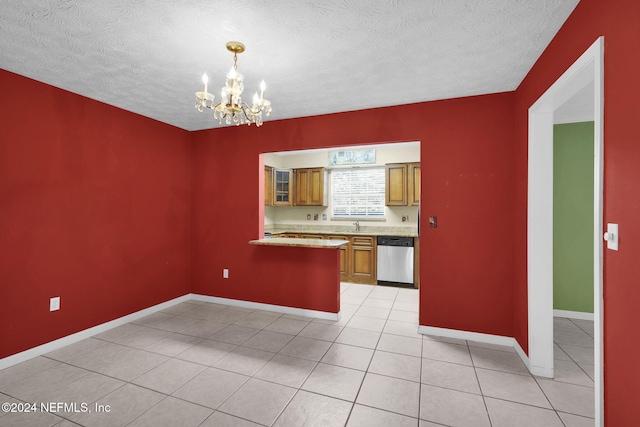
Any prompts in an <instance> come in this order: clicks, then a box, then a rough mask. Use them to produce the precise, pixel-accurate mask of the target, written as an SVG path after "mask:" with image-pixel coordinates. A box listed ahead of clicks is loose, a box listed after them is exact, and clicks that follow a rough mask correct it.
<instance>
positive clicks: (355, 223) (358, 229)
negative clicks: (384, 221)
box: [353, 221, 360, 231]
mask: <svg viewBox="0 0 640 427" xmlns="http://www.w3.org/2000/svg"><path fill="white" fill-rule="evenodd" d="M353 225H355V226H356V231H360V222H359V221H356V222H354V223H353Z"/></svg>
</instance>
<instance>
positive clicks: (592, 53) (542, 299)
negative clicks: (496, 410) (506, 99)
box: [527, 37, 604, 426]
mask: <svg viewBox="0 0 640 427" xmlns="http://www.w3.org/2000/svg"><path fill="white" fill-rule="evenodd" d="M589 84H593V87H594V183H593V184H594V205H593V212H594V224H593V245H594V251H593V253H594V266H593V268H594V275H593V280H594V283H593V292H594V300H593V301H594V354H595V357H594V365H595V366H594V372H595V378H594V385H595V419H596V425H597V426H602V425H604V424H603V423H604V421H603V418H604V381H603V360H604V357H603V329H602V325H603V292H602V289H603V275H602V263H603V244H602V230H603V169H604V168H603V164H604V150H603V148H604V133H603V124H604V98H603V95H604V37H599V38H598V39H597V40H596V41H595V42H594V43H593V44H592V45H591V46H590V47H589V48H588V49H587V50H586V51H585V52H584V53H583V54H582V55H581V56H580V58H578V60H577V61H576V62H574V63H573V65H571V67H569V69H567V71H565V72H564V73H563V74H562V76H560V78H559V79H558V80H556V82H555V83H553V85H551V87H549V89H547V91H546V92H545V93H544V94H543V95H542V96H541V97H540V98H539V99H538V100H537V101H536V102H535V103H534V104H533V105H532V106H531V107H530V108H529V137H528V142H529V144H528V145H529V148H528V191H527V288H528V289H527V292H528V320H529V322H528V325H529V365H530V371H531V373H532V374H533V375H538V376H542V377H548V378H553V116H554V111H555V110H556V109H557V108H559V107H560V106H561V105H562V104H563V103H564V102H566V101H567V100H569V99H570V98H571V97H573V96H574V95H576V94H577V93H578V92H579V91H580V90H582V89H583V88H585V87H586V86H587V85H589Z"/></svg>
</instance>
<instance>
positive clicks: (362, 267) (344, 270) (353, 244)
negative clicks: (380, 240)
mask: <svg viewBox="0 0 640 427" xmlns="http://www.w3.org/2000/svg"><path fill="white" fill-rule="evenodd" d="M327 238H328V239H332V240H348V241H349V244H348V245H345V246H343V247H341V248H340V280H341V281H343V282H351V283H364V284H369V285H375V284H376V283H377V279H376V238H375V237H373V236H351V237H349V236H338V235H329V236H327Z"/></svg>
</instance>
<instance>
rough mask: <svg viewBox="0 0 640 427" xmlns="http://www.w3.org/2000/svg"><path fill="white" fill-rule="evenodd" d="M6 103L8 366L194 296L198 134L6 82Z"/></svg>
mask: <svg viewBox="0 0 640 427" xmlns="http://www.w3.org/2000/svg"><path fill="white" fill-rule="evenodd" d="M0 93H2V98H1V100H0V117H2V119H1V120H2V124H1V125H0V301H2V309H1V310H0V325H2V331H1V332H0V358H2V357H5V356H9V355H11V354H14V353H17V352H20V351H23V350H26V349H29V348H31V347H35V346H37V345H40V344H43V343H46V342H48V341H52V340H55V339H57V338H60V337H62V336H65V335H69V334H71V333H74V332H77V331H80V330H83V329H86V328H89V327H92V326H95V325H97V324H100V323H103V322H106V321H109V320H112V319H115V318H118V317H121V316H124V315H127V314H130V313H132V312H134V311H137V310H140V309H143V308H146V307H149V306H151V305H154V304H157V303H161V302H164V301H167V300H168V299H171V298H175V297H177V296H180V295H184V294H185V293H188V292H189V291H190V281H189V279H190V277H189V271H190V246H189V236H190V226H191V223H190V212H189V209H190V205H189V200H190V191H191V190H190V179H191V177H190V147H189V133H188V132H186V131H183V130H180V129H177V128H175V127H172V126H169V125H165V124H161V123H159V122H157V121H154V120H151V119H148V118H145V117H142V116H138V115H135V114H133V113H130V112H126V111H123V110H120V109H118V108H115V107H111V106H108V105H105V104H102V103H99V102H97V101H93V100H90V99H87V98H84V97H81V96H78V95H74V94H72V93H69V92H66V91H63V90H60V89H56V88H54V87H51V86H48V85H45V84H43V83H39V82H36V81H33V80H30V79H27V78H24V77H21V76H18V75H15V74H12V73H9V72H6V71H2V70H0ZM53 296H60V297H61V310H60V311H57V312H49V298H50V297H53Z"/></svg>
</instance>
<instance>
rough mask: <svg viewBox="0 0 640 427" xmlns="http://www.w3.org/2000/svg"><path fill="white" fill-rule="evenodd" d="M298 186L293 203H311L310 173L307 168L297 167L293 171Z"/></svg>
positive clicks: (301, 204) (304, 204)
mask: <svg viewBox="0 0 640 427" xmlns="http://www.w3.org/2000/svg"><path fill="white" fill-rule="evenodd" d="M293 175H294V182H295V186H296V196H295V199H294V202H293V204H294V205H295V206H308V205H309V174H308V173H307V169H296V170H294V171H293Z"/></svg>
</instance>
